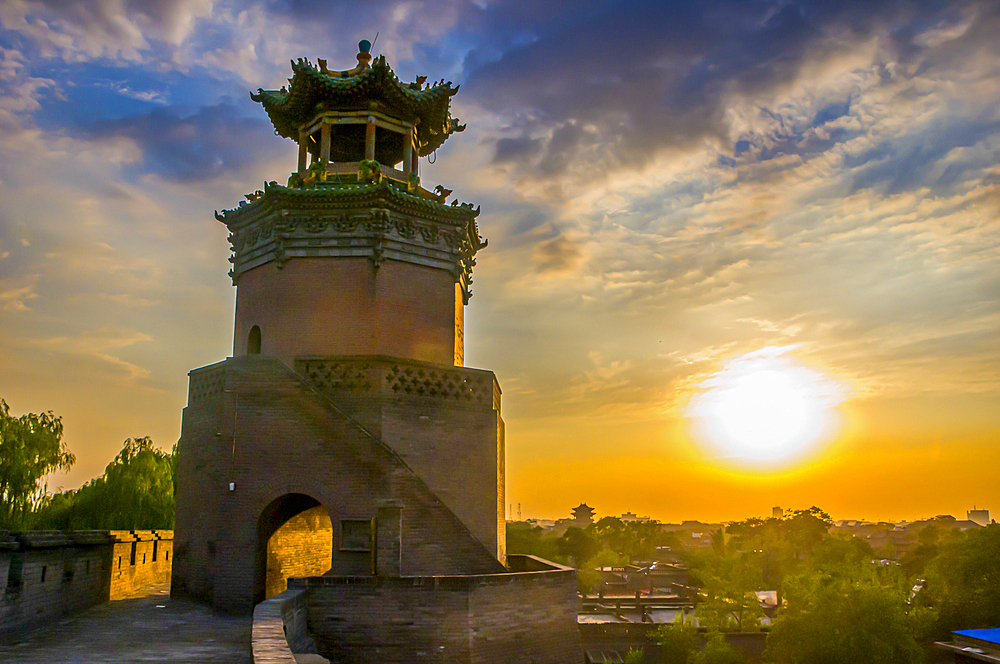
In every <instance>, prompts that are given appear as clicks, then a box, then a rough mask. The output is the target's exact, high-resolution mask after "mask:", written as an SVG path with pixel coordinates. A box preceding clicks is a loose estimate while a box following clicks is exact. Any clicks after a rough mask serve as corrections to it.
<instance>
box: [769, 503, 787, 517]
mask: <svg viewBox="0 0 1000 664" xmlns="http://www.w3.org/2000/svg"><path fill="white" fill-rule="evenodd" d="M771 516H772V517H774V518H775V519H781V518H783V517H784V516H785V510H783V509H781V508H780V507H777V506H775V507H772V508H771Z"/></svg>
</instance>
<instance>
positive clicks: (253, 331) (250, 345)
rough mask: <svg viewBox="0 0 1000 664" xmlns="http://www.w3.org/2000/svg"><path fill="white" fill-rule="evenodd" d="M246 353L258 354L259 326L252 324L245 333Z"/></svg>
mask: <svg viewBox="0 0 1000 664" xmlns="http://www.w3.org/2000/svg"><path fill="white" fill-rule="evenodd" d="M247 355H260V328H259V327H257V326H256V325H254V326H253V327H251V328H250V333H249V334H248V335H247Z"/></svg>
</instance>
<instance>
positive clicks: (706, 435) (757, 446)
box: [688, 347, 842, 463]
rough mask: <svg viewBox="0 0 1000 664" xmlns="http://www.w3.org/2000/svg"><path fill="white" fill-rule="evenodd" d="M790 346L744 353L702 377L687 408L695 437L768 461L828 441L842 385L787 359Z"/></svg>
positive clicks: (724, 452)
mask: <svg viewBox="0 0 1000 664" xmlns="http://www.w3.org/2000/svg"><path fill="white" fill-rule="evenodd" d="M789 350H790V348H774V347H771V348H765V349H762V350H759V351H756V352H753V353H748V354H746V355H742V356H740V357H738V358H736V359H734V360H731V361H730V362H729V363H727V364H726V366H725V367H723V369H722V370H720V371H718V372H717V373H715V374H713V375H711V376H710V377H708V378H707V379H706V380H705V381H703V382H702V384H701V389H702V392H701V393H700V394H699V395H698V396H696V397H695V398H694V399H693V400H692V402H691V407H690V409H689V412H688V415H689V417H690V418H691V419H692V422H693V424H694V432H695V435H696V437H697V438H698V439H699V440H701V441H703V442H705V443H707V444H709V445H711V446H712V447H713V448H714V449H715V450H716V451H717V452H719V453H721V454H722V455H723V456H726V457H731V458H736V459H739V460H743V461H751V462H765V463H772V462H780V461H786V460H789V459H790V458H792V457H796V456H799V455H801V454H803V453H806V452H808V451H809V450H810V449H813V447H814V446H815V445H816V444H818V443H820V442H822V441H823V440H826V439H829V438H830V437H831V436H832V435H833V433H835V430H836V428H837V422H838V418H837V414H836V412H835V406H836V405H837V404H838V403H839V402H840V401H841V400H842V397H841V396H840V389H839V388H838V386H837V385H836V384H835V383H834V381H833V380H832V379H831V378H829V377H828V376H826V375H824V374H822V373H820V372H818V371H815V370H813V369H810V368H808V367H806V366H803V365H801V364H798V363H797V362H795V360H793V359H792V358H790V357H788V355H787V353H788V351H789Z"/></svg>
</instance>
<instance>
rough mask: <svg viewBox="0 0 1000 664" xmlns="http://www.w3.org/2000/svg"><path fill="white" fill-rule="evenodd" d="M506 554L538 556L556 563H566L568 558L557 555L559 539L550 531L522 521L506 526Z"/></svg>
mask: <svg viewBox="0 0 1000 664" xmlns="http://www.w3.org/2000/svg"><path fill="white" fill-rule="evenodd" d="M507 552H508V553H521V554H527V555H532V556H538V557H539V558H544V559H545V560H551V561H553V562H557V563H568V562H569V558H568V557H567V556H564V555H562V554H561V553H559V538H558V537H557V536H556V535H555V534H553V533H552V532H551V531H546V530H544V529H543V528H540V527H539V526H533V525H531V524H530V523H526V522H524V521H512V522H509V523H508V524H507Z"/></svg>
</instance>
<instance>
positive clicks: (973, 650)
mask: <svg viewBox="0 0 1000 664" xmlns="http://www.w3.org/2000/svg"><path fill="white" fill-rule="evenodd" d="M951 636H952V641H951V643H942V642H940V641H938V642H936V643H935V644H934V645H936V646H937V647H938V648H940V649H941V650H945V651H947V652H950V653H952V654H953V655H954V657H955V662H956V664H958V663H962V662H1000V629H963V630H959V631H957V632H952V633H951Z"/></svg>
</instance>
